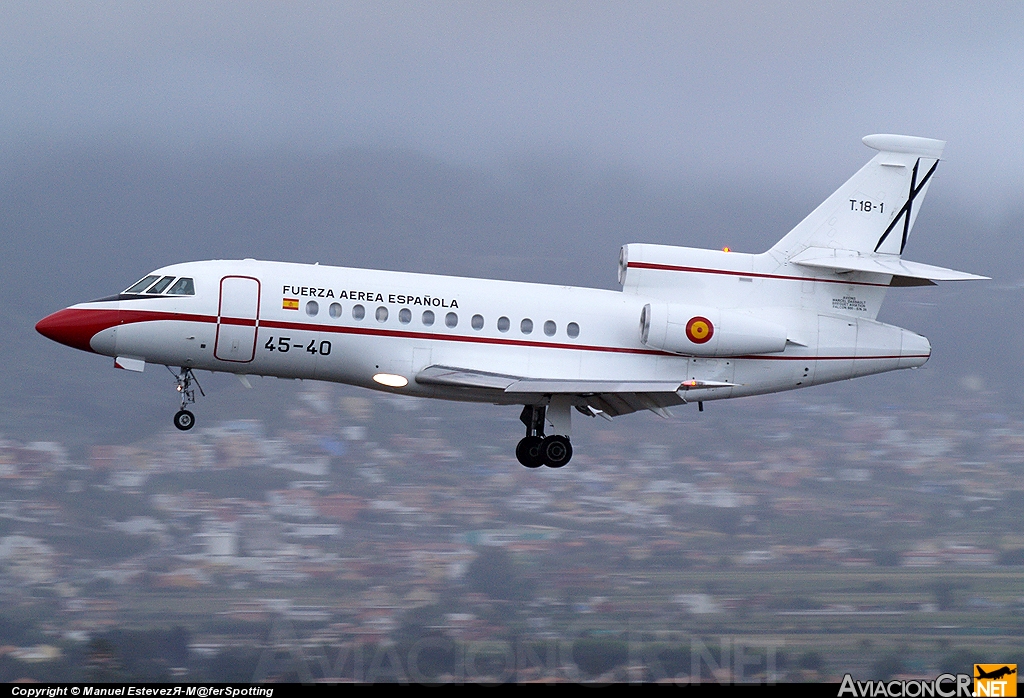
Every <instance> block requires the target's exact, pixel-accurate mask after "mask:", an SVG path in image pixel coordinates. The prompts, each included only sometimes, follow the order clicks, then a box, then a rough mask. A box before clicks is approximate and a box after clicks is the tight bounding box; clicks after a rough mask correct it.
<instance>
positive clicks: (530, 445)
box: [516, 436, 544, 468]
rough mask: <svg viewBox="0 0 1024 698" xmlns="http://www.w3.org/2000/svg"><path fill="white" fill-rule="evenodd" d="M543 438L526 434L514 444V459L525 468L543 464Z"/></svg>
mask: <svg viewBox="0 0 1024 698" xmlns="http://www.w3.org/2000/svg"><path fill="white" fill-rule="evenodd" d="M543 443H544V439H542V438H540V437H539V436H527V437H525V438H523V439H520V440H519V443H518V444H517V445H516V460H518V461H519V462H520V463H522V464H523V465H525V466H526V467H527V468H539V467H540V466H542V465H544V456H543V450H542V448H541V447H542V445H543Z"/></svg>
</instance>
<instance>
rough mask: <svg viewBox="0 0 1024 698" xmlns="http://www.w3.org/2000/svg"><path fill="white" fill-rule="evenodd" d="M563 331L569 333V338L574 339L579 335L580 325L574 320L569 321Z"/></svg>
mask: <svg viewBox="0 0 1024 698" xmlns="http://www.w3.org/2000/svg"><path fill="white" fill-rule="evenodd" d="M565 333H566V334H567V335H569V338H570V339H576V338H577V337H579V336H580V326H579V325H577V324H576V323H575V322H570V323H569V324H568V325H566V326H565Z"/></svg>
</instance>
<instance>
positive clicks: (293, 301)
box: [281, 298, 299, 310]
mask: <svg viewBox="0 0 1024 698" xmlns="http://www.w3.org/2000/svg"><path fill="white" fill-rule="evenodd" d="M281 307H282V308H284V309H285V310H298V309H299V299H298V298H285V299H284V300H282V301H281Z"/></svg>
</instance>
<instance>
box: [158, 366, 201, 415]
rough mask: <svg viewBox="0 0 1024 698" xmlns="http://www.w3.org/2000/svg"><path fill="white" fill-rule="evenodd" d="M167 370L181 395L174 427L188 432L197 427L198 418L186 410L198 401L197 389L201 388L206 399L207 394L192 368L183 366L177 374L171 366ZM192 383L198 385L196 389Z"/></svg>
mask: <svg viewBox="0 0 1024 698" xmlns="http://www.w3.org/2000/svg"><path fill="white" fill-rule="evenodd" d="M167 370H168V371H170V372H171V375H172V376H174V380H176V381H177V382H178V385H177V388H176V390H177V391H178V392H179V393H181V409H180V410H178V411H177V412H176V413H175V414H174V426H176V427H178V428H179V429H181V430H182V431H188V430H189V429H191V428H192V427H194V426H195V425H196V416H195V415H194V414H192V413H191V412H189V411H188V410H187V409H185V408H186V407H188V406H189V405H191V404H193V403H194V402H195V401H196V388H199V394H200V395H202V396H203V397H206V393H204V392H203V386H201V385H199V380H198V379H196V376H195V374H194V373H192V369H191V368H185V367H184V366H182V367H181V368H180V369H178V371H179V372H178V373H175V372H174V371H173V370H172V369H171V367H170V366H168V367H167ZM192 383H195V384H196V385H195V388H193V387H192Z"/></svg>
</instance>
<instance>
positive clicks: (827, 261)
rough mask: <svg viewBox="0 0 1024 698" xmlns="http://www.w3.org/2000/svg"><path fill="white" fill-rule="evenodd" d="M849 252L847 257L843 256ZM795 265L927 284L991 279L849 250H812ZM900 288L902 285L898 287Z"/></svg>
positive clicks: (798, 259)
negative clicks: (864, 273) (906, 279)
mask: <svg viewBox="0 0 1024 698" xmlns="http://www.w3.org/2000/svg"><path fill="white" fill-rule="evenodd" d="M844 252H846V254H843V253H844ZM789 261H790V262H793V263H794V264H799V265H801V266H804V267H814V268H818V269H831V270H833V271H838V272H844V271H866V272H871V273H872V274H890V275H892V276H894V277H905V278H908V279H921V280H925V281H967V280H970V279H987V278H988V277H987V276H978V275H977V274H968V273H967V272H965V271H956V270H955V269H945V268H944V267H935V266H932V265H931V264H921V263H920V262H908V261H906V260H903V259H900V258H899V257H898V256H896V255H860V254H856V253H852V254H851V253H849V252H847V251H846V250H834V249H825V248H821V247H808V248H807V249H806V250H804V251H803V252H801V253H800V254H797V255H794V256H793V257H792V258H790V260H789ZM896 285H899V284H896Z"/></svg>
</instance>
